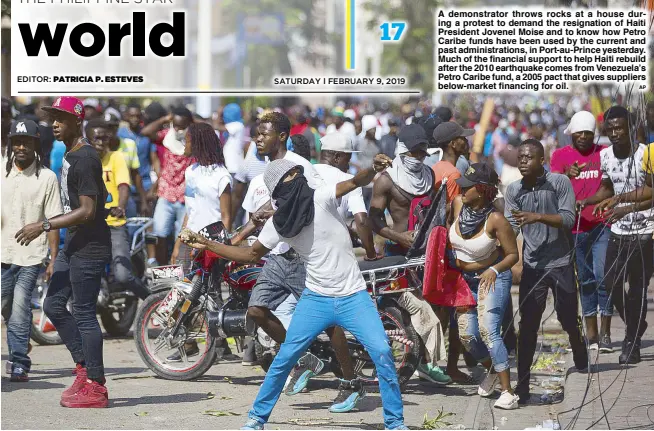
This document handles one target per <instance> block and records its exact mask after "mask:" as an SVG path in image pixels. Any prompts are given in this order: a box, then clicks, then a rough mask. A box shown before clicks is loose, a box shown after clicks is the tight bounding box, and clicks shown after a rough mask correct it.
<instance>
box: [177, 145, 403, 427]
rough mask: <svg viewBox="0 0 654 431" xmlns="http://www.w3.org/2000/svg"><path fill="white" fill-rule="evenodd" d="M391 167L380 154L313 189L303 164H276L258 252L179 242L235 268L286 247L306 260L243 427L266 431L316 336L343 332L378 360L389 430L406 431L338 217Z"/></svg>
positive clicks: (385, 349) (191, 239) (185, 236)
mask: <svg viewBox="0 0 654 431" xmlns="http://www.w3.org/2000/svg"><path fill="white" fill-rule="evenodd" d="M390 164H391V160H390V158H388V156H386V155H384V154H380V155H378V156H376V157H375V161H374V165H373V167H372V168H369V169H364V170H362V171H361V172H359V173H358V174H357V175H356V176H355V177H354V178H352V179H350V180H348V181H344V182H340V183H337V184H332V185H323V186H321V187H318V188H317V189H315V190H314V189H312V188H311V187H309V185H308V182H307V179H306V178H305V177H304V175H303V172H304V169H303V167H302V166H299V165H297V164H296V163H294V162H292V161H290V160H288V159H283V160H275V161H273V162H271V163H270V165H268V167H267V168H266V172H265V173H264V182H265V184H266V187H267V188H268V190H269V192H270V193H271V195H272V198H273V199H274V200H275V202H276V206H277V212H276V213H275V215H273V217H272V218H271V219H269V220H268V221H267V222H266V224H265V226H264V227H263V230H262V231H261V234H260V235H259V238H258V239H257V241H256V242H255V243H254V245H253V246H251V247H233V246H226V245H223V244H219V243H216V242H213V241H208V240H206V239H204V238H202V237H201V236H200V235H197V234H194V233H187V231H184V232H183V233H182V235H181V237H182V240H183V241H185V242H187V243H188V244H189V245H191V246H192V247H197V248H207V249H209V250H211V251H213V252H215V253H217V254H219V255H221V256H225V257H226V258H228V259H232V260H235V261H238V262H250V263H254V262H258V261H259V259H261V258H262V257H263V256H264V255H265V254H267V253H268V252H270V250H271V249H273V248H275V247H276V246H277V244H279V243H280V242H281V241H284V242H287V243H288V244H289V245H290V246H292V247H293V249H294V250H296V251H297V253H298V254H299V255H300V256H301V257H302V260H303V261H305V262H306V271H307V276H306V280H305V284H306V287H307V288H306V289H305V290H304V292H303V294H302V297H301V298H300V301H299V302H298V305H297V309H296V311H295V313H294V315H293V319H292V320H291V324H290V326H289V329H288V334H287V337H286V340H285V341H284V343H283V344H282V346H281V349H280V351H279V354H278V355H277V357H276V358H275V360H274V362H273V363H272V365H271V367H270V369H269V370H268V373H267V374H266V378H265V380H264V382H263V384H262V385H261V389H260V390H259V394H258V395H257V398H256V400H255V401H254V405H253V407H252V409H251V410H250V412H249V413H248V421H247V423H246V424H245V426H244V427H243V428H242V429H250V430H260V429H263V426H264V424H265V423H266V422H267V421H268V419H269V417H270V414H271V413H272V410H273V408H274V406H275V404H276V402H277V400H278V399H279V395H280V393H281V391H282V387H283V386H284V379H285V378H286V376H287V375H288V373H289V371H290V370H291V368H292V367H293V365H294V364H295V363H296V361H297V360H298V359H299V358H300V356H301V355H302V354H303V353H304V351H305V350H306V349H307V348H308V347H309V345H310V344H311V342H312V341H313V339H314V338H315V337H316V336H318V335H319V334H320V333H321V332H322V331H324V330H326V329H327V328H329V327H333V326H342V327H344V328H346V329H347V330H348V331H349V332H351V333H352V334H353V335H354V336H355V337H357V338H358V339H359V341H360V342H361V343H362V344H363V345H364V346H365V348H366V350H367V351H368V353H369V355H370V357H371V358H372V360H373V361H374V362H375V368H376V370H377V374H378V376H379V389H380V393H381V397H382V406H383V412H384V425H385V428H386V429H408V428H407V427H406V426H405V425H404V415H403V406H402V396H401V394H400V387H399V384H398V381H397V372H396V371H395V365H394V360H393V352H392V351H391V349H390V346H389V344H388V337H387V336H386V334H385V331H384V327H383V325H382V324H381V320H380V319H379V315H378V314H377V309H376V307H375V304H374V302H373V301H372V300H371V298H370V295H368V292H367V291H366V283H365V281H364V279H363V276H362V275H361V271H360V270H359V265H358V263H357V260H356V257H355V255H354V251H353V250H352V244H351V243H350V238H349V235H348V231H347V226H346V225H345V222H344V221H343V219H342V218H341V216H340V215H339V214H338V205H339V204H338V199H339V198H341V197H343V196H345V195H346V194H348V193H350V192H352V191H353V190H355V189H357V188H359V187H362V186H364V185H366V184H367V183H369V182H370V181H371V180H372V179H373V177H374V176H375V174H376V173H378V172H381V171H383V170H384V169H385V168H386V167H388V166H389V165H390Z"/></svg>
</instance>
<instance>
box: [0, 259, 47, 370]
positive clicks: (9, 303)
mask: <svg viewBox="0 0 654 431" xmlns="http://www.w3.org/2000/svg"><path fill="white" fill-rule="evenodd" d="M40 271H41V265H31V266H18V265H10V264H4V263H3V264H2V317H4V319H5V322H6V323H7V347H8V349H9V360H10V361H11V362H13V363H14V366H16V365H20V366H22V367H23V368H24V369H25V371H26V372H29V370H30V367H31V366H32V360H31V359H30V357H29V356H27V345H28V343H29V340H30V332H31V330H32V308H31V304H30V302H31V299H32V291H33V290H34V287H36V279H37V278H38V276H39V272H40Z"/></svg>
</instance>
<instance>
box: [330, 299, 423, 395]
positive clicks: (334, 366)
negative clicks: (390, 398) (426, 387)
mask: <svg viewBox="0 0 654 431" xmlns="http://www.w3.org/2000/svg"><path fill="white" fill-rule="evenodd" d="M378 311H379V316H380V317H381V319H382V322H383V323H384V328H385V329H387V330H388V329H399V330H401V331H403V333H404V334H403V336H402V338H405V339H406V340H408V341H409V342H411V344H412V345H411V346H409V345H407V344H405V346H407V350H406V352H405V354H404V357H403V358H402V359H403V360H402V362H401V363H400V364H399V367H398V366H397V365H396V370H397V380H398V383H399V385H400V390H403V389H404V387H405V386H406V384H407V383H408V382H409V380H410V379H411V377H412V376H413V373H414V372H415V371H416V369H417V368H418V364H419V363H420V357H421V352H422V349H423V346H422V341H421V340H420V337H419V336H418V333H417V332H416V330H415V329H414V328H413V326H412V325H411V316H409V313H408V312H407V311H405V310H403V309H402V308H400V307H398V306H397V305H395V304H393V305H389V304H382V305H380V306H379V310H378ZM357 344H358V343H357ZM359 346H360V348H361V351H362V352H363V354H365V355H366V356H367V352H365V350H364V348H363V346H361V345H360V344H359ZM368 362H369V363H368V364H366V366H373V367H374V365H373V364H372V361H371V360H370V358H369V357H368ZM330 367H331V370H332V372H333V373H334V374H335V375H336V377H339V378H342V377H343V372H342V371H341V367H340V365H339V364H338V362H337V361H336V360H333V361H331V364H330ZM375 374H376V372H375ZM373 375H374V374H373ZM358 377H359V379H361V380H362V381H363V382H364V383H365V384H366V386H367V387H368V390H369V391H370V392H378V391H379V382H378V381H376V380H375V379H374V377H373V378H371V376H370V372H367V373H365V374H364V373H359V376H358Z"/></svg>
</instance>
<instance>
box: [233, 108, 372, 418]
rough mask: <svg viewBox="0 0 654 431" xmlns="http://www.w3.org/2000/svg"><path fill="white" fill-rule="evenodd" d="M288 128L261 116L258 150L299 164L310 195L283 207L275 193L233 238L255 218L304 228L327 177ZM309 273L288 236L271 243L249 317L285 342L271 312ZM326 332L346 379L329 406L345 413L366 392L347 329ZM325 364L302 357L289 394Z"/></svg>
mask: <svg viewBox="0 0 654 431" xmlns="http://www.w3.org/2000/svg"><path fill="white" fill-rule="evenodd" d="M290 130H291V122H290V120H289V119H288V117H286V115H284V114H282V113H279V112H270V113H268V114H265V115H263V116H262V117H261V119H260V121H259V126H258V135H257V137H256V141H255V142H256V146H257V153H258V154H259V155H260V156H263V157H265V158H266V161H268V162H274V161H278V160H285V161H288V162H292V163H293V164H294V165H296V166H297V165H299V166H301V167H302V168H303V178H304V179H305V181H304V182H305V183H308V189H309V190H310V191H308V192H307V194H306V196H305V195H303V196H300V197H301V198H302V199H297V200H295V201H294V204H293V205H289V206H281V205H280V204H279V202H278V200H279V199H278V198H276V197H274V196H273V200H272V201H271V203H270V204H266V205H263V207H262V208H261V209H260V210H258V211H257V212H256V213H255V214H254V215H253V216H252V219H253V220H252V221H251V222H248V224H247V225H246V226H245V227H244V228H243V229H242V230H241V232H239V234H238V235H236V236H235V237H234V238H233V239H232V241H233V242H234V243H239V242H241V241H242V240H243V239H245V238H247V237H248V236H249V235H251V234H252V233H253V232H254V231H255V225H254V223H253V221H255V220H256V221H257V222H258V221H263V222H265V221H266V220H268V219H269V218H270V217H274V218H275V219H276V222H275V227H277V228H278V231H279V232H280V233H281V234H282V236H284V237H287V238H292V237H294V236H295V235H297V234H298V232H299V229H301V228H302V226H303V225H302V223H301V221H302V219H303V217H305V216H307V217H308V215H307V214H308V213H307V212H306V211H310V208H311V205H312V203H311V199H309V198H308V197H307V196H308V195H309V194H311V193H313V190H315V189H318V188H319V187H321V186H323V185H324V180H323V178H322V177H321V176H320V175H319V174H318V172H317V171H316V170H315V169H314V168H313V165H311V162H309V161H308V160H306V159H304V158H303V157H301V156H299V155H297V154H296V153H294V152H292V151H290V150H287V148H286V141H287V139H288V134H289V133H290ZM294 184H296V182H294ZM285 190H286V189H285ZM262 192H265V190H262ZM289 193H290V191H289ZM275 202H277V203H276V204H275V206H276V209H273V207H272V205H271V204H272V203H275ZM282 232H283V233H282ZM348 238H349V234H348ZM305 276H306V267H305V262H304V261H303V259H302V258H301V257H300V255H299V254H298V252H297V251H296V250H294V249H293V248H291V246H290V245H289V243H288V242H287V241H281V242H279V243H278V244H276V246H275V247H271V251H270V255H269V256H268V258H267V261H266V264H265V265H264V267H263V269H262V271H261V274H260V275H259V277H258V278H257V283H256V285H255V286H254V289H253V290H252V294H251V295H250V301H249V303H248V317H250V318H251V319H253V320H254V321H255V322H256V323H257V325H258V326H259V327H260V328H261V329H263V330H264V331H265V332H266V334H268V335H269V336H270V338H272V339H273V340H275V342H277V343H278V344H282V343H284V341H285V340H286V337H287V332H286V329H285V328H284V325H283V324H282V322H281V321H280V320H279V318H278V317H277V316H275V315H274V314H273V313H272V310H276V309H277V308H278V307H279V306H280V305H281V304H282V303H283V302H284V301H286V299H287V298H288V296H289V295H293V296H295V297H296V298H298V299H299V298H300V296H301V295H302V292H303V291H304V288H305V286H306V284H305ZM326 332H327V335H328V336H329V338H330V340H331V342H332V346H333V348H334V351H335V353H336V358H337V359H338V362H339V364H340V365H341V369H342V370H343V377H344V379H347V380H348V381H347V382H345V381H344V382H343V383H342V384H341V387H340V388H339V389H340V390H339V394H338V396H337V398H336V401H335V402H334V404H333V405H332V406H331V408H330V411H332V412H335V413H341V412H346V411H349V410H352V409H353V408H354V407H355V406H356V404H357V403H358V402H359V400H360V399H361V398H362V397H363V396H364V395H365V392H364V390H363V388H362V387H356V388H355V387H354V386H353V385H352V384H350V382H349V381H351V380H353V379H354V377H355V375H354V369H353V366H352V361H351V358H350V352H349V349H348V347H347V339H346V338H345V333H344V332H343V330H342V329H341V328H339V327H332V328H329V329H327V331H326ZM264 355H265V354H264ZM323 366H324V364H323V363H322V361H321V360H320V359H318V358H317V357H316V356H315V355H313V354H311V353H307V354H306V355H304V356H303V357H302V358H300V360H299V361H298V363H297V365H296V366H295V368H294V369H293V370H292V374H291V376H290V378H289V380H288V382H287V385H286V394H287V395H295V394H298V393H299V392H301V391H302V390H303V389H304V388H305V387H306V386H307V384H308V381H309V379H310V378H311V377H313V376H315V375H317V374H318V373H319V372H320V370H321V369H322V368H323Z"/></svg>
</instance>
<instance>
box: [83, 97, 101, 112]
mask: <svg viewBox="0 0 654 431" xmlns="http://www.w3.org/2000/svg"><path fill="white" fill-rule="evenodd" d="M82 103H84V106H90V107H91V108H95V109H96V110H99V109H100V101H99V100H98V99H96V98H95V97H89V98H86V99H84V102H82Z"/></svg>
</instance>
